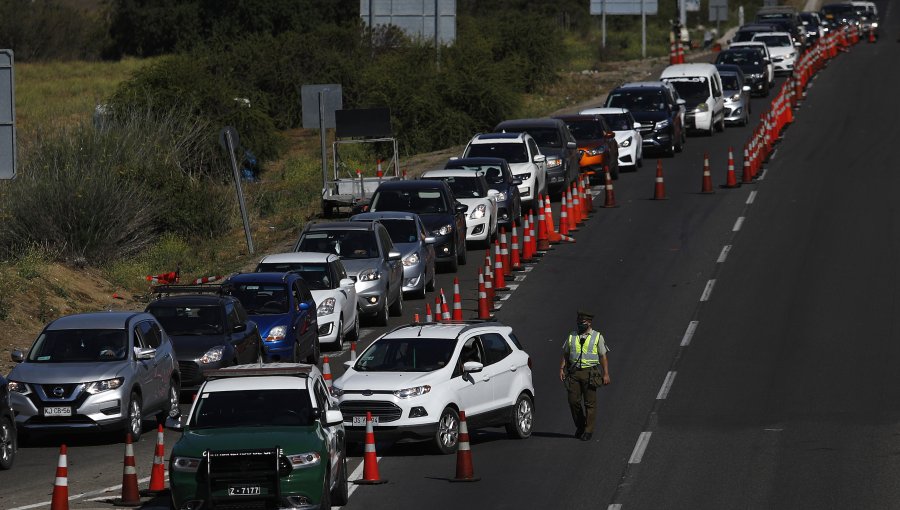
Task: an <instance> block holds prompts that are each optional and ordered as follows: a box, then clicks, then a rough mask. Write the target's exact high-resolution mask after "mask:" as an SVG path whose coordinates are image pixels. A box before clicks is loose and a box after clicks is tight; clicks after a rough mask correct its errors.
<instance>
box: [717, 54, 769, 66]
mask: <svg viewBox="0 0 900 510" xmlns="http://www.w3.org/2000/svg"><path fill="white" fill-rule="evenodd" d="M716 64H732V65H736V66H749V65H754V66H760V65H762V54H761V53H760V52H759V51H758V50H742V51H736V50H729V51H725V52H722V53H720V54H719V57H718V58H717V59H716Z"/></svg>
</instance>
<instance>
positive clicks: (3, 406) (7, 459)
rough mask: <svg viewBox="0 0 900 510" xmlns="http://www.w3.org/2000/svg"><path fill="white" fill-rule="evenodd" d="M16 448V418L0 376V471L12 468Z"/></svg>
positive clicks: (6, 388)
mask: <svg viewBox="0 0 900 510" xmlns="http://www.w3.org/2000/svg"><path fill="white" fill-rule="evenodd" d="M17 446H18V443H17V437H16V418H15V415H14V414H13V410H12V406H11V405H10V403H9V387H8V386H7V384H6V379H5V378H4V377H3V376H2V375H0V470H3V469H9V468H11V467H12V465H13V462H14V461H15V460H16V447H17Z"/></svg>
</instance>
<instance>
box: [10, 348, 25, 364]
mask: <svg viewBox="0 0 900 510" xmlns="http://www.w3.org/2000/svg"><path fill="white" fill-rule="evenodd" d="M9 357H10V358H11V359H12V360H13V361H15V362H16V363H21V362H23V361H25V352H23V351H21V350H19V349H16V350H14V351H13V352H11V353H10V354H9Z"/></svg>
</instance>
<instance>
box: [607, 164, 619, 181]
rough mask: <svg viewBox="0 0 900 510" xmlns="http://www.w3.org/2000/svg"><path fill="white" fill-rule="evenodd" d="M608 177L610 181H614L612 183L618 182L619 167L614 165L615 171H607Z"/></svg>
mask: <svg viewBox="0 0 900 510" xmlns="http://www.w3.org/2000/svg"><path fill="white" fill-rule="evenodd" d="M609 176H610V177H611V178H612V180H614V181H618V180H619V165H616V167H615V169H610V170H609Z"/></svg>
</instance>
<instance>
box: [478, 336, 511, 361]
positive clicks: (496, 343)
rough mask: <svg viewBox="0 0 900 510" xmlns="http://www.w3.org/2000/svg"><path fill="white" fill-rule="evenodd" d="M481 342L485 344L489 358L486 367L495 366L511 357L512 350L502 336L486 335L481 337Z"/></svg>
mask: <svg viewBox="0 0 900 510" xmlns="http://www.w3.org/2000/svg"><path fill="white" fill-rule="evenodd" d="M481 342H482V344H484V352H485V355H486V356H487V362H486V363H485V365H493V364H494V363H496V362H498V361H500V360H502V359H503V358H505V357H507V356H509V355H510V353H511V352H512V348H510V346H509V344H508V343H506V340H505V339H504V338H503V336H502V335H500V334H497V333H486V334H484V335H481Z"/></svg>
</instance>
